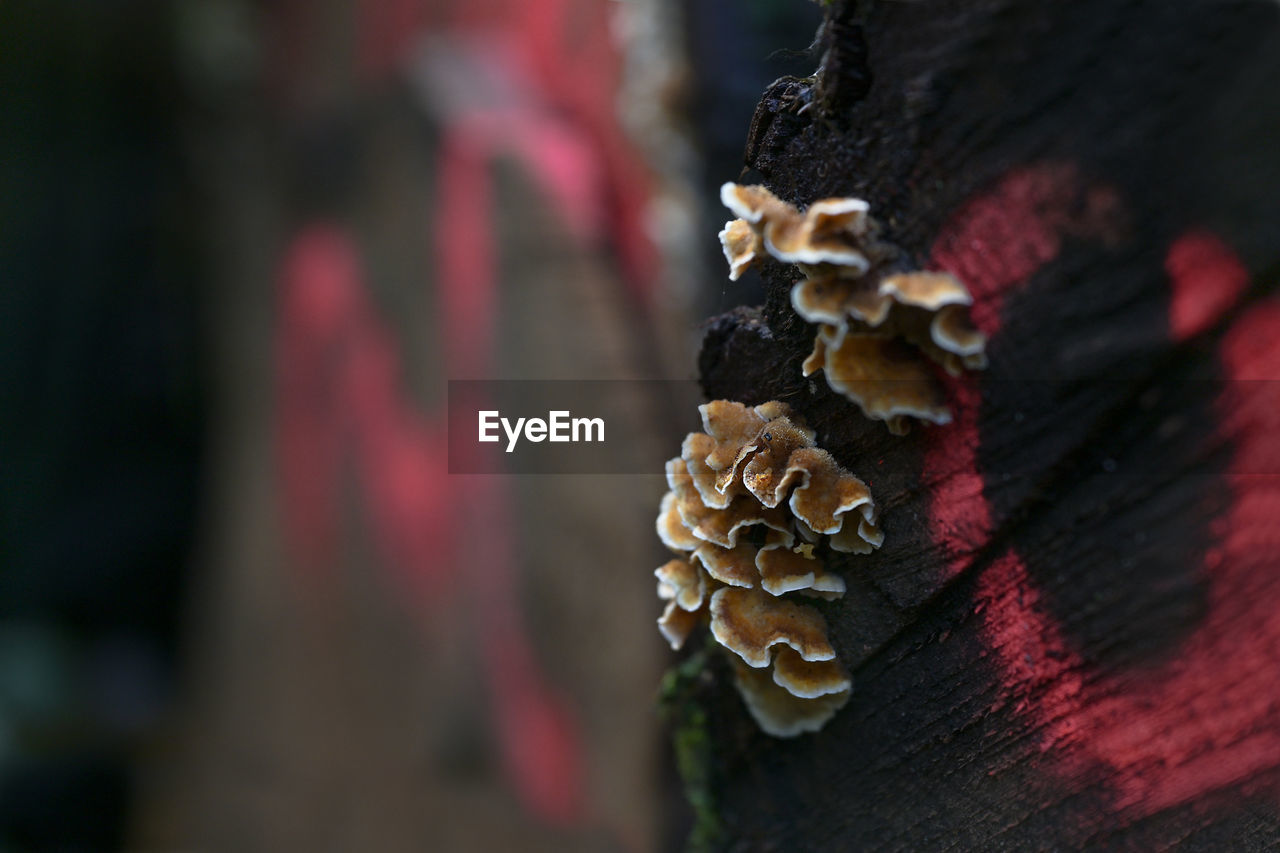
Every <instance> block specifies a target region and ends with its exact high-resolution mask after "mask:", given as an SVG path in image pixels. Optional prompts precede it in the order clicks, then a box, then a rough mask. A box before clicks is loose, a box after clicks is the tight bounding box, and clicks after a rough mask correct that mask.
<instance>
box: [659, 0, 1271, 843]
mask: <svg viewBox="0 0 1280 853" xmlns="http://www.w3.org/2000/svg"><path fill="white" fill-rule="evenodd" d="M1278 23H1280V6H1277V5H1276V4H1275V3H1271V2H1262V0H1257V2H1179V3H1142V2H1123V1H1120V2H1118V1H1117V0H1098V2H1077V3H1071V4H1052V3H1014V2H1004V0H976V2H975V0H962V1H960V0H957V1H956V2H952V0H937V2H934V1H933V0H923V1H922V2H889V1H888V0H884V2H872V3H863V4H856V3H835V4H833V5H832V6H831V7H829V9H828V24H827V26H826V29H825V31H824V35H823V38H822V41H821V42H820V49H821V50H823V51H824V58H823V71H822V73H820V74H819V75H818V77H817V78H816V80H783V81H779V83H777V84H775V86H773V87H771V88H770V89H769V90H768V91H767V92H766V93H765V94H764V97H763V98H762V100H761V104H760V107H759V109H758V110H757V114H756V117H755V119H754V120H753V122H752V127H751V131H750V134H749V138H748V139H747V140H746V145H745V147H746V151H747V157H748V164H747V165H748V168H747V169H745V170H744V173H743V175H742V176H741V178H740V180H742V181H744V182H753V181H760V182H763V183H765V184H766V185H767V186H769V187H770V188H771V189H772V190H774V191H775V192H776V193H778V194H779V195H780V196H782V197H783V198H785V199H787V200H788V201H791V202H793V203H796V204H800V205H804V204H807V203H809V202H811V201H813V200H814V199H817V198H822V197H827V196H837V195H856V196H859V197H862V198H865V199H867V200H868V201H869V202H870V203H871V210H872V213H873V214H874V215H875V216H877V217H878V218H879V219H880V221H881V222H882V223H883V224H884V226H885V234H886V236H887V237H888V239H890V240H892V241H893V242H894V243H896V244H897V245H899V246H900V247H902V248H903V249H904V250H905V251H906V252H908V254H909V255H910V256H911V257H912V258H913V259H914V260H915V262H916V263H917V264H918V265H919V266H921V267H928V268H943V269H948V270H950V271H952V272H955V273H957V274H958V275H959V276H960V277H961V278H962V279H964V280H965V282H966V284H967V285H968V286H969V287H970V289H971V290H972V291H973V293H974V296H975V300H976V304H975V307H974V311H973V315H974V318H975V320H976V321H977V323H978V325H979V326H980V327H981V328H983V329H984V331H987V332H988V333H989V334H990V335H991V339H990V344H989V346H988V352H989V354H990V357H991V365H990V367H989V369H988V370H986V371H984V372H982V373H981V374H977V375H973V376H970V377H967V378H963V379H960V380H956V381H949V382H948V393H949V395H950V400H951V403H952V408H953V411H954V412H955V414H956V417H955V420H954V422H953V423H951V424H949V425H946V426H942V427H918V428H915V429H913V430H912V432H911V433H910V434H909V435H907V436H905V437H896V436H892V435H890V434H889V433H888V431H887V430H886V429H885V428H884V426H883V424H881V423H877V422H871V421H868V420H867V419H866V418H864V417H862V415H861V414H860V413H859V412H858V410H857V409H856V407H854V406H853V405H852V404H850V403H849V402H848V401H846V400H845V399H844V398H842V397H840V396H839V395H837V394H835V393H834V392H832V391H831V390H830V389H829V388H828V387H827V386H826V383H825V381H824V380H823V378H822V376H821V375H820V374H819V375H815V376H814V377H811V379H804V378H802V377H801V373H800V363H801V361H802V360H803V359H804V357H805V356H806V355H807V354H808V353H809V351H810V348H811V344H812V338H813V334H814V331H815V329H814V327H813V326H811V325H810V324H807V323H805V322H804V321H802V320H801V319H799V318H798V317H797V316H796V315H795V314H794V312H793V311H792V309H791V307H790V303H789V298H788V292H789V288H790V286H791V284H792V283H793V282H794V281H795V280H796V279H797V278H798V274H797V273H796V271H795V270H794V268H791V267H786V266H783V265H781V264H777V263H774V262H771V263H770V264H768V265H766V267H765V269H764V270H763V273H762V275H763V278H764V281H765V284H766V289H767V294H768V295H767V300H766V302H765V304H764V305H762V306H760V307H758V308H754V309H738V310H737V311H735V312H733V313H731V314H727V315H724V316H721V317H718V318H715V319H714V320H713V321H712V322H711V323H710V324H709V328H708V331H707V334H706V337H705V339H704V343H703V349H702V353H701V356H700V362H699V368H700V374H701V378H702V382H703V387H704V390H705V392H706V394H707V396H708V398H711V399H714V398H729V399H734V400H740V401H743V402H747V403H759V402H762V401H765V400H769V399H780V400H785V401H787V402H788V403H790V404H791V405H792V406H793V407H795V408H797V409H798V410H799V412H800V413H801V414H802V415H803V416H804V417H805V418H806V419H807V420H808V422H809V423H810V425H812V426H813V427H815V428H816V429H817V431H818V441H819V443H820V444H821V446H823V447H827V448H829V449H831V450H832V451H833V452H834V453H835V454H836V456H837V458H838V459H840V461H841V462H842V463H843V464H844V465H846V466H847V467H848V468H850V469H851V470H852V471H854V472H855V473H857V474H859V475H860V476H862V477H863V478H864V479H866V480H867V481H868V482H869V483H870V484H871V486H872V490H873V492H874V494H875V497H876V499H877V501H878V502H879V503H880V505H881V506H882V507H883V510H884V511H883V516H882V519H883V520H882V527H883V529H884V531H885V545H884V547H883V548H882V549H881V550H880V551H879V552H877V553H875V554H874V555H871V556H866V557H859V556H847V557H843V558H842V559H841V560H840V561H839V562H837V563H836V564H835V566H834V568H835V569H837V570H838V571H841V572H842V573H843V575H844V576H845V578H846V580H847V581H848V584H849V594H848V595H846V596H845V597H844V598H843V599H842V600H840V601H837V602H832V603H830V604H827V605H824V611H825V613H826V616H827V618H828V621H829V623H830V625H831V631H832V640H833V643H834V645H835V646H836V648H837V650H838V652H839V653H840V655H841V657H842V659H844V660H845V661H846V662H847V663H848V664H849V665H850V667H851V669H852V671H853V675H854V681H855V688H854V695H853V698H852V700H851V702H850V704H849V705H848V706H847V707H846V708H845V709H844V710H843V711H842V712H841V713H840V714H838V715H837V716H836V718H835V719H834V720H833V721H832V722H831V723H830V724H829V725H828V726H827V727H826V729H824V730H823V731H822V732H820V733H818V734H816V735H806V736H802V737H800V738H796V739H792V740H779V739H774V738H771V737H768V736H766V735H763V734H761V733H759V732H758V731H757V730H756V728H755V726H754V724H753V723H752V722H751V720H750V718H749V717H748V716H747V714H746V711H745V709H744V708H743V707H742V704H741V701H740V700H739V698H738V696H737V694H736V693H735V692H734V691H733V689H732V688H731V686H730V680H729V677H728V667H727V666H726V665H725V664H724V663H723V661H722V660H721V657H720V656H718V655H711V656H709V657H708V659H707V660H708V669H709V671H708V672H704V673H703V675H702V677H700V678H690V679H689V680H688V681H687V683H685V685H684V687H683V688H682V689H683V693H680V695H681V696H682V697H683V698H684V699H687V700H689V701H688V702H685V703H683V704H681V703H680V702H676V703H674V705H673V707H676V708H677V709H683V710H677V712H676V728H677V731H683V732H685V734H686V742H685V743H684V748H686V749H688V748H689V742H690V741H688V740H687V733H688V731H689V730H690V728H691V727H699V726H700V727H701V728H702V729H703V730H705V732H706V733H707V735H708V737H707V739H706V740H705V742H702V741H697V740H696V739H695V740H694V741H692V742H694V743H696V744H699V745H698V746H697V748H696V749H695V750H694V751H693V752H692V753H689V754H686V755H685V756H684V758H685V759H686V760H694V759H696V761H695V763H697V764H698V767H699V768H700V769H699V770H698V773H700V774H703V776H704V778H701V780H699V779H695V780H694V783H695V784H694V785H693V787H694V789H695V793H696V797H697V805H698V808H699V815H700V817H699V822H698V826H697V829H696V831H695V842H696V845H701V846H706V847H711V848H716V849H731V850H753V851H754V850H786V851H796V850H861V849H892V850H922V849H983V850H990V849H1063V848H1077V847H1091V848H1107V849H1111V848H1120V849H1142V850H1146V849H1161V848H1164V847H1167V846H1172V845H1180V846H1183V847H1185V848H1186V849H1262V848H1269V847H1274V846H1275V845H1277V844H1280V784H1278V783H1280V682H1278V680H1277V678H1276V673H1277V671H1278V670H1277V664H1280V571H1278V570H1280V476H1277V475H1278V474H1280V447H1278V445H1280V439H1277V438H1275V437H1274V436H1275V435H1276V434H1277V430H1276V427H1277V418H1278V417H1280V394H1277V392H1276V390H1275V383H1270V382H1268V381H1265V380H1271V379H1275V378H1280V348H1278V347H1277V344H1276V341H1277V340H1280V299H1278V298H1277V296H1276V294H1275V290H1276V283H1277V260H1278V259H1280V241H1278V240H1277V235H1280V157H1277V153H1278V152H1280V94H1278V93H1280V28H1278V26H1277V24H1278ZM806 103H807V104H808V105H809V106H808V107H807V108H804V105H805V104H806ZM727 177H735V176H727ZM690 708H696V709H697V710H696V711H690V710H689V709H690ZM682 726H683V728H681V727H682ZM699 750H700V751H699ZM690 756H692V757H693V758H692V759H691V758H690ZM699 762H700V763H699ZM686 769H687V768H686ZM695 775H697V774H695Z"/></svg>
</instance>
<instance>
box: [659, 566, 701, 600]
mask: <svg viewBox="0 0 1280 853" xmlns="http://www.w3.org/2000/svg"><path fill="white" fill-rule="evenodd" d="M653 573H654V575H656V576H657V578H658V597H659V598H661V599H662V600H664V601H673V602H675V603H676V605H677V606H679V608H680V609H681V610H697V609H699V608H700V607H702V602H703V601H705V600H706V597H707V583H706V580H705V579H704V578H703V575H702V572H700V571H698V567H697V566H695V565H693V563H691V562H690V561H688V560H670V561H669V562H666V563H664V564H662V565H661V566H659V567H658V568H656V569H654V570H653Z"/></svg>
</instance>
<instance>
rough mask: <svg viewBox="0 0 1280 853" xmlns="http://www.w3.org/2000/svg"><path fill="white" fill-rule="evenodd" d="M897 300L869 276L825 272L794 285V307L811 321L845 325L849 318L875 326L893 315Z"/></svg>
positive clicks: (792, 304) (792, 293)
mask: <svg viewBox="0 0 1280 853" xmlns="http://www.w3.org/2000/svg"><path fill="white" fill-rule="evenodd" d="M892 306H893V299H892V298H890V297H889V296H887V295H885V294H883V293H881V292H880V291H879V289H878V288H876V286H875V285H874V284H873V283H872V282H871V281H870V280H867V279H849V278H841V277H839V276H833V275H825V276H820V277H817V278H806V279H804V280H803V281H800V282H798V283H797V284H796V285H795V286H794V287H792V288H791V307H792V308H794V309H795V312H796V313H797V314H799V315H800V316H801V317H803V318H804V319H806V320H808V321H809V322H810V323H827V324H830V325H844V324H846V323H847V322H848V321H849V318H850V317H852V318H853V319H855V320H857V321H859V322H861V323H865V324H866V325H867V326H869V327H871V328H875V327H876V326H879V325H880V324H881V323H883V322H884V320H885V318H886V317H888V316H889V309H890V308H891V307H892Z"/></svg>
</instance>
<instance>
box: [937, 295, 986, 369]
mask: <svg viewBox="0 0 1280 853" xmlns="http://www.w3.org/2000/svg"><path fill="white" fill-rule="evenodd" d="M929 337H930V338H931V339H932V340H933V342H934V344H936V345H937V346H938V347H939V348H941V349H943V350H946V351H947V352H949V353H954V354H956V355H958V356H962V357H964V358H965V359H966V362H965V366H966V367H972V369H975V370H980V369H982V367H985V366H986V356H985V355H984V350H985V349H986V346H987V336H986V335H984V334H982V332H980V331H978V330H977V329H976V328H975V327H974V325H973V323H972V322H971V321H970V320H969V314H968V312H967V311H965V310H964V308H963V307H961V306H959V305H947V306H945V307H943V308H942V309H941V310H939V311H938V313H937V314H935V315H934V316H933V322H931V323H930V324H929ZM974 356H980V357H981V359H980V361H981V363H980V364H977V363H975V364H974V365H970V364H969V363H968V359H969V358H971V357H974Z"/></svg>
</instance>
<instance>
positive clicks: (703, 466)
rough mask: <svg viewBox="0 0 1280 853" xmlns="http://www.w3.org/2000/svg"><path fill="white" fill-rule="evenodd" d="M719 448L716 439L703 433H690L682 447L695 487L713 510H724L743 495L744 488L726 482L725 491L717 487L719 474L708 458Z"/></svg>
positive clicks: (686, 465) (685, 462)
mask: <svg viewBox="0 0 1280 853" xmlns="http://www.w3.org/2000/svg"><path fill="white" fill-rule="evenodd" d="M718 446H719V444H718V443H717V442H716V440H715V439H714V438H712V437H711V436H709V435H707V434H706V433H703V432H691V433H689V434H688V435H687V436H685V440H684V444H682V445H681V446H680V458H681V459H683V460H684V464H685V467H686V469H687V470H688V471H689V476H690V477H692V478H693V487H694V488H695V489H697V490H698V496H699V497H701V498H702V502H703V503H704V504H706V505H707V506H708V507H711V508H712V509H724V508H725V507H727V506H728V505H729V502H730V501H731V500H732V499H733V498H734V496H735V495H737V494H741V493H742V487H741V486H738V488H736V489H735V488H733V486H735V485H737V484H736V483H733V482H732V481H726V483H725V488H724V489H723V490H721V489H719V488H718V487H717V481H718V473H717V472H716V471H715V470H713V469H712V468H711V466H710V465H708V464H707V458H708V457H709V456H711V455H712V454H713V453H715V451H716V448H717V447H718Z"/></svg>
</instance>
